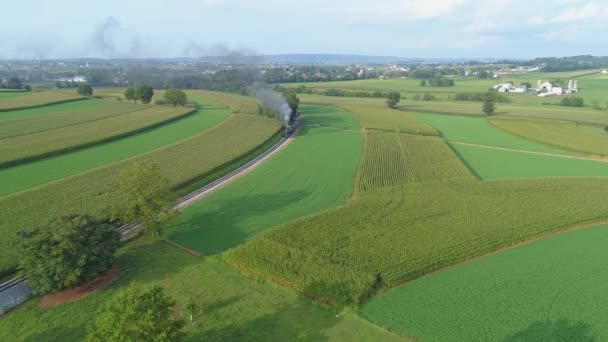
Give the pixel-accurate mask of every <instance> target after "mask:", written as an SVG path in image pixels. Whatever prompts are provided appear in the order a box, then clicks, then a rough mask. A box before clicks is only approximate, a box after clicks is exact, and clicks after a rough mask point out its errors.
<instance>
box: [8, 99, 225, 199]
mask: <svg viewBox="0 0 608 342" xmlns="http://www.w3.org/2000/svg"><path fill="white" fill-rule="evenodd" d="M197 101H199V102H200V105H201V109H200V110H199V111H197V112H195V113H194V114H192V115H189V116H187V117H184V118H183V119H181V120H178V121H174V122H171V123H169V124H166V125H162V126H160V127H155V128H152V129H150V130H147V131H145V132H141V133H138V134H136V135H133V136H129V137H127V138H123V139H119V140H114V141H111V142H107V143H104V144H99V145H96V146H92V147H88V148H85V149H82V150H78V151H74V152H70V153H67V154H64V155H60V156H54V157H52V158H46V159H42V160H37V161H34V162H30V163H27V164H23V165H18V166H13V167H10V168H4V169H0V196H2V195H7V194H11V193H15V192H19V191H23V190H27V189H29V188H32V187H35V186H39V185H42V184H45V183H48V182H51V181H55V180H58V179H61V178H64V177H69V176H72V175H76V174H78V173H80V172H86V171H89V170H92V169H94V168H97V167H102V166H104V165H107V164H111V163H114V162H118V161H120V160H123V159H127V158H131V157H134V156H136V155H138V154H142V153H147V152H150V151H153V150H155V149H159V148H162V147H164V146H168V145H172V144H175V143H178V142H180V141H182V140H185V139H188V138H191V137H194V136H196V135H198V134H200V133H202V132H204V131H206V130H208V129H210V128H212V127H214V126H217V125H218V124H220V123H222V122H223V121H225V120H226V119H227V118H228V117H229V116H230V113H229V112H228V110H227V109H225V108H219V109H213V108H216V107H217V106H218V104H217V103H216V102H210V101H207V100H204V99H201V98H197ZM66 165H67V166H69V167H66Z"/></svg>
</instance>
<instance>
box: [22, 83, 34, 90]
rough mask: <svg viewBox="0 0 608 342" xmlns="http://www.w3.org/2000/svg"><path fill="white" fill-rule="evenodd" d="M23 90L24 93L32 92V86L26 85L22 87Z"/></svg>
mask: <svg viewBox="0 0 608 342" xmlns="http://www.w3.org/2000/svg"><path fill="white" fill-rule="evenodd" d="M24 89H25V91H32V86H31V85H29V84H26V85H25V86H24Z"/></svg>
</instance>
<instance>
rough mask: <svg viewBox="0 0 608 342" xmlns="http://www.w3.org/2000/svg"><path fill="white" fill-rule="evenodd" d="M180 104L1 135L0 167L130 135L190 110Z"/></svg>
mask: <svg viewBox="0 0 608 342" xmlns="http://www.w3.org/2000/svg"><path fill="white" fill-rule="evenodd" d="M194 111H195V109H193V108H184V107H167V106H151V107H143V108H141V109H140V110H137V111H131V112H130V113H126V114H123V115H115V116H112V117H108V118H105V119H101V120H95V121H89V122H85V123H81V124H79V125H75V126H66V127H61V128H57V129H53V130H47V131H43V132H37V133H31V134H26V135H20V136H16V137H12V138H5V139H2V144H1V145H0V167H7V166H14V165H19V164H24V163H27V162H30V161H34V160H38V159H44V158H48V157H52V156H56V155H60V154H64V153H66V152H71V151H76V150H79V149H82V148H85V147H89V146H94V145H97V144H101V143H104V142H109V141H112V140H118V139H120V138H124V137H127V136H129V135H134V134H136V133H139V132H143V131H145V130H147V129H151V128H153V127H160V126H162V125H163V124H165V123H168V122H171V121H174V120H177V119H179V118H181V117H184V116H186V115H189V114H191V113H193V112H194Z"/></svg>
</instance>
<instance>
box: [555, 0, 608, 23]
mask: <svg viewBox="0 0 608 342" xmlns="http://www.w3.org/2000/svg"><path fill="white" fill-rule="evenodd" d="M607 13H608V5H600V4H599V3H597V2H595V1H591V2H589V3H587V4H585V5H583V6H577V7H569V8H566V9H564V10H562V11H561V12H560V13H559V14H558V15H556V16H554V17H553V18H551V19H550V20H549V21H550V22H552V23H567V22H574V21H581V20H585V19H594V18H599V17H600V16H605V15H606V14H607Z"/></svg>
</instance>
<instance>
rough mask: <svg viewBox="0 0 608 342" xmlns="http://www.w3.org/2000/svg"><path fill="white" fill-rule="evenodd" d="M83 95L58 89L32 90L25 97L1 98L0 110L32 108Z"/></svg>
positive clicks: (71, 99) (77, 98) (80, 97)
mask: <svg viewBox="0 0 608 342" xmlns="http://www.w3.org/2000/svg"><path fill="white" fill-rule="evenodd" d="M83 98H84V97H82V96H81V95H78V94H76V91H74V92H73V93H65V92H58V91H39V92H32V93H30V95H27V96H25V97H20V96H18V97H8V98H6V97H5V98H0V111H6V110H14V109H19V108H31V107H38V106H44V105H48V104H51V103H61V102H68V101H75V100H80V99H83Z"/></svg>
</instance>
